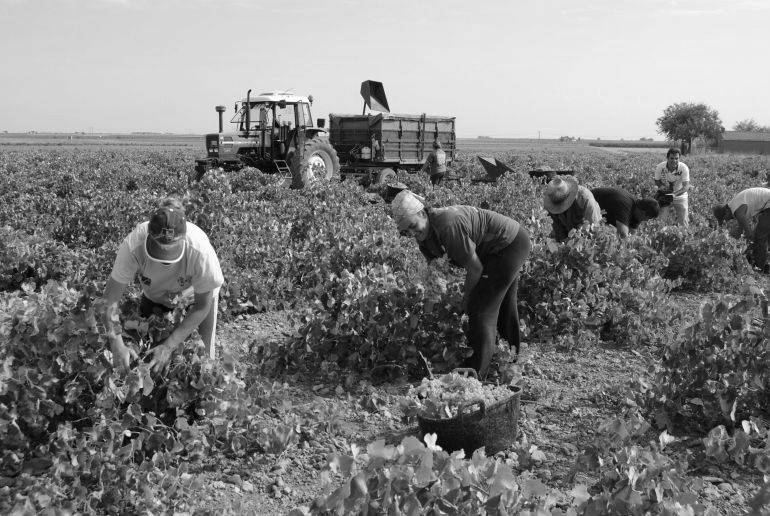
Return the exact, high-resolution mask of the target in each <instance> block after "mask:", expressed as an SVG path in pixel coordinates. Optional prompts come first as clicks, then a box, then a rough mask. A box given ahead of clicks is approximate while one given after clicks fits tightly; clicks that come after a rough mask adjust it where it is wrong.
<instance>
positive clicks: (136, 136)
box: [0, 133, 665, 154]
mask: <svg viewBox="0 0 770 516" xmlns="http://www.w3.org/2000/svg"><path fill="white" fill-rule="evenodd" d="M203 140H204V138H203V135H197V134H144V133H133V134H84V133H75V134H66V133H34V134H30V133H5V134H2V133H0V149H5V150H10V149H25V148H31V147H32V148H33V147H41V146H42V147H46V148H48V147H61V148H80V147H84V148H94V147H136V148H146V147H176V148H180V149H192V148H198V149H200V150H201V152H203ZM591 142H592V140H586V141H584V142H560V141H558V140H538V139H525V138H518V139H517V138H458V139H457V148H458V150H461V151H463V152H467V153H471V154H495V153H499V152H507V151H525V152H549V151H555V152H565V151H569V152H586V153H594V152H602V151H607V150H611V151H614V152H658V153H660V152H661V149H663V148H664V146H665V142H649V143H646V145H650V146H649V147H637V148H634V147H617V145H619V144H620V143H622V142H620V141H611V140H610V141H606V142H604V143H605V144H607V145H613V147H596V146H590V145H589V144H590V143H591ZM593 143H594V144H598V143H601V142H596V141H593ZM630 143H633V142H629V144H630ZM652 145H655V146H656V147H653V146H652Z"/></svg>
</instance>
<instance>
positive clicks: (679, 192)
mask: <svg viewBox="0 0 770 516" xmlns="http://www.w3.org/2000/svg"><path fill="white" fill-rule="evenodd" d="M679 156H680V153H679V149H676V148H671V149H668V152H667V153H666V161H664V162H662V163H658V166H656V167H655V184H656V185H657V186H658V188H660V189H662V190H666V191H668V192H669V193H668V194H667V195H670V196H671V197H672V198H673V202H672V203H671V206H661V209H660V215H659V216H658V218H660V219H664V220H665V219H666V218H668V217H669V214H670V213H671V208H672V207H673V208H674V213H675V214H676V223H677V224H682V225H683V226H687V225H688V224H689V223H690V218H689V204H688V199H687V190H689V189H690V169H689V167H688V166H687V165H685V164H684V163H682V162H680V161H679Z"/></svg>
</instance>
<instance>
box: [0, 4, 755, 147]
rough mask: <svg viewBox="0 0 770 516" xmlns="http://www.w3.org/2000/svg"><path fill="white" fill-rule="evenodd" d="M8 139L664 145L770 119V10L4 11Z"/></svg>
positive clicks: (317, 7)
mask: <svg viewBox="0 0 770 516" xmlns="http://www.w3.org/2000/svg"><path fill="white" fill-rule="evenodd" d="M0 49H2V58H0V59H1V60H0V63H2V66H0V92H2V95H0V132H2V131H8V132H27V131H33V130H34V131H38V132H80V131H84V132H93V133H130V132H162V133H183V134H205V133H208V132H216V131H217V127H218V123H217V114H216V112H215V111H214V106H216V105H220V104H221V105H224V106H226V107H227V112H226V113H225V117H226V121H229V119H230V118H231V117H232V116H233V104H234V102H235V101H236V100H240V99H242V98H245V96H246V91H247V90H249V89H252V93H257V92H263V91H271V90H290V91H293V92H294V93H296V94H298V95H308V94H311V95H313V98H314V103H313V107H312V111H313V116H314V117H316V118H319V117H320V118H327V119H328V114H329V113H353V114H360V113H362V112H363V99H362V98H361V96H360V94H359V91H360V87H361V82H362V81H364V80H367V79H368V80H376V81H380V82H382V83H383V85H384V87H385V92H386V95H387V98H388V102H389V104H390V108H391V110H392V111H393V112H394V113H406V114H420V113H427V114H428V115H437V116H454V117H456V129H457V136H458V137H470V138H472V137H476V136H479V135H483V136H491V137H508V138H538V137H541V138H558V137H560V136H573V137H580V138H602V139H620V138H623V139H639V138H655V139H662V136H661V135H660V134H659V133H658V132H657V131H658V130H657V125H656V120H657V119H658V118H659V117H660V116H661V115H662V113H663V111H664V110H665V108H666V107H668V106H669V105H671V104H674V103H678V102H695V103H705V104H706V105H708V106H709V107H711V108H712V109H715V110H716V111H718V112H719V115H720V118H721V120H722V123H723V125H724V126H725V128H726V129H728V130H730V129H732V126H733V125H734V124H735V123H736V122H738V121H741V120H745V119H754V120H755V121H756V122H758V123H759V124H761V125H770V1H768V0H635V1H632V0H581V1H580V2H577V1H575V0H537V1H535V0H532V1H530V2H521V1H516V0H441V1H432V0H378V1H373V0H312V1H309V0H281V1H272V2H270V1H265V0H0Z"/></svg>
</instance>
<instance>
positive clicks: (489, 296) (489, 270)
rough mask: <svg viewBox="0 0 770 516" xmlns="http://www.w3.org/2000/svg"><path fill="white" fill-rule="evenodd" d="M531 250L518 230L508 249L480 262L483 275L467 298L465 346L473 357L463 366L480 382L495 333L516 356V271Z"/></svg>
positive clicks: (493, 347)
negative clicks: (473, 371) (476, 374)
mask: <svg viewBox="0 0 770 516" xmlns="http://www.w3.org/2000/svg"><path fill="white" fill-rule="evenodd" d="M531 249H532V242H531V241H530V239H529V234H528V233H527V231H526V230H525V229H524V228H523V227H520V228H519V233H518V234H517V235H516V238H515V239H514V240H513V242H511V244H510V245H509V246H508V247H506V248H505V249H503V250H501V251H500V252H499V253H498V254H496V255H493V256H487V257H484V258H483V259H482V260H481V263H482V264H483V265H484V271H483V272H482V274H481V279H480V280H479V282H478V283H477V284H476V287H475V288H474V289H473V290H472V291H471V294H470V296H469V298H468V345H469V346H470V347H471V348H473V355H472V356H470V357H469V358H468V361H467V363H466V365H467V366H468V367H472V368H473V369H475V370H476V371H477V372H478V373H479V378H481V379H483V378H485V377H486V376H487V372H488V370H489V363H490V361H491V360H492V355H494V354H495V350H496V347H497V345H496V337H497V332H499V333H500V336H501V337H503V338H504V339H505V340H507V341H508V344H509V345H511V346H512V347H513V348H515V349H516V354H517V355H518V353H519V345H520V343H521V336H520V334H519V309H518V307H517V306H516V305H517V303H518V300H517V291H518V289H519V271H520V270H521V267H522V265H524V262H525V261H526V260H527V257H528V256H529V252H530V250H531Z"/></svg>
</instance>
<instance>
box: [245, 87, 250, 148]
mask: <svg viewBox="0 0 770 516" xmlns="http://www.w3.org/2000/svg"><path fill="white" fill-rule="evenodd" d="M245 109H246V138H248V137H249V127H251V90H249V91H247V92H246V108H245Z"/></svg>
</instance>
